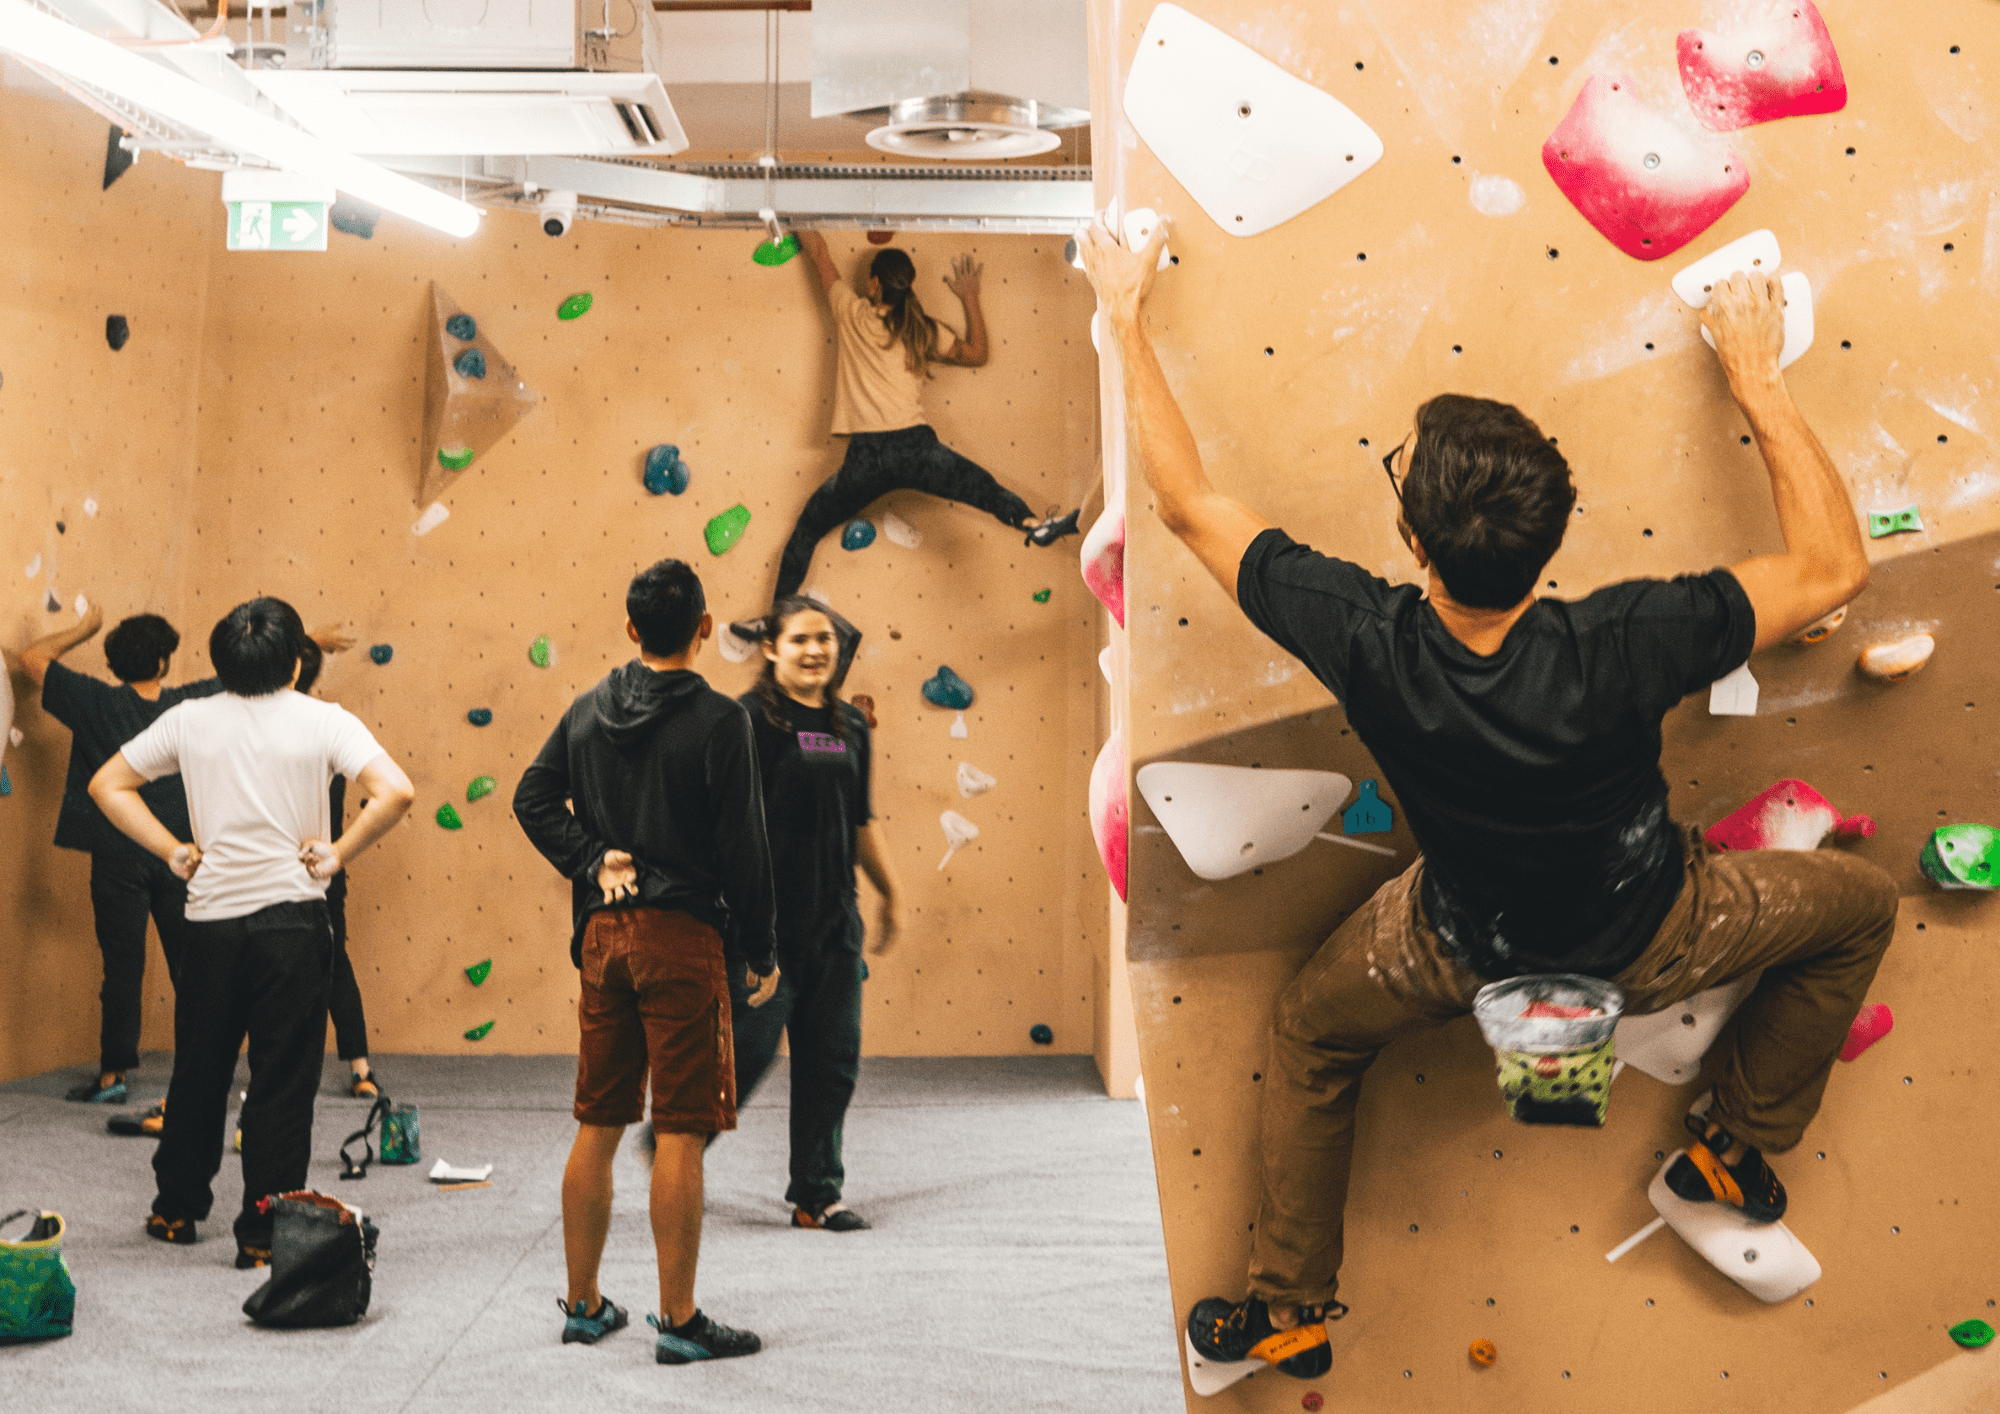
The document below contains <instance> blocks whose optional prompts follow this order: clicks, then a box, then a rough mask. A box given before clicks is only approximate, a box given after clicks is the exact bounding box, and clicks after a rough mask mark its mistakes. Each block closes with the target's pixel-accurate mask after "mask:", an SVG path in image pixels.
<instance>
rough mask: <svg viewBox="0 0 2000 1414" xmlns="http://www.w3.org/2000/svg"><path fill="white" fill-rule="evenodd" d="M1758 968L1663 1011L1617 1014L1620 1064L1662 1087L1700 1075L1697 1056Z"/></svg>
mask: <svg viewBox="0 0 2000 1414" xmlns="http://www.w3.org/2000/svg"><path fill="white" fill-rule="evenodd" d="M1761 976H1763V974H1762V973H1761V972H1752V973H1750V974H1749V975H1748V976H1746V977H1739V978H1737V979H1736V980H1735V981H1734V982H1725V983H1724V984H1723V985H1722V986H1720V987H1710V988H1709V989H1708V990H1707V991H1705V992H1696V993H1695V994H1694V995H1693V996H1691V997H1688V998H1686V999H1685V1000H1683V1001H1680V1002H1676V1003H1675V1004H1674V1005H1672V1006H1670V1007H1668V1008H1667V1009H1666V1010H1665V1011H1656V1012H1650V1013H1648V1014H1647V1015H1644V1016H1633V1015H1630V1014H1627V1015H1624V1016H1621V1017H1619V1018H1618V1030H1617V1033H1616V1034H1617V1046H1616V1053H1617V1056H1618V1061H1619V1064H1621V1065H1630V1066H1632V1067H1633V1068H1635V1069H1637V1070H1642V1071H1644V1072H1645V1073H1646V1074H1648V1075H1650V1076H1652V1077H1653V1079H1655V1080H1657V1081H1659V1082H1660V1083H1661V1084H1662V1085H1687V1084H1689V1083H1691V1082H1692V1081H1693V1080H1694V1079H1695V1078H1696V1077H1697V1076H1698V1075H1700V1073H1701V1058H1702V1057H1703V1056H1705V1055H1707V1054H1708V1048H1709V1046H1710V1045H1712V1044H1713V1043H1714V1041H1715V1037H1716V1033H1718V1032H1719V1031H1721V1030H1722V1026H1723V1023H1724V1022H1726V1021H1728V1020H1729V1018H1730V1017H1731V1016H1732V1015H1734V1014H1735V1012H1736V1008H1737V1007H1739V1006H1741V1005H1742V1004H1743V999H1744V998H1745V997H1747V996H1749V995H1750V989H1751V988H1753V987H1755V986H1756V985H1757V979H1758V978H1759V977H1761Z"/></svg>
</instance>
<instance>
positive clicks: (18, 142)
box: [0, 89, 222, 1083]
mask: <svg viewBox="0 0 2000 1414" xmlns="http://www.w3.org/2000/svg"><path fill="white" fill-rule="evenodd" d="M105 128H106V125H105V123H104V121H103V120H102V119H100V118H98V117H97V116H95V115H94V114H92V113H90V112H89V111H87V110H86V109H84V108H82V107H80V106H78V105H76V104H74V103H70V102H67V101H60V102H59V101H50V100H46V99H42V98H38V97H33V96H30V95H27V94H24V93H22V92H19V91H17V90H13V89H0V134H4V135H5V141H4V143H0V171H4V172H5V174H6V182H5V186H6V188H7V190H8V191H9V192H11V193H13V195H12V196H11V197H10V199H9V200H8V201H7V202H6V203H4V206H0V269H4V271H5V273H4V275H0V647H4V648H5V650H6V653H7V659H8V666H9V668H10V669H12V670H13V671H14V681H13V687H14V695H15V698H16V702H17V710H16V713H15V725H16V726H17V727H18V728H19V729H20V730H21V732H22V734H23V740H22V743H21V744H20V745H19V746H9V747H7V749H6V753H5V754H6V766H7V774H8V776H9V778H10V780H11V781H12V784H13V794H12V795H10V796H7V797H6V798H4V799H0V841H4V844H0V973H4V974H5V976H6V977H7V979H8V980H7V984H6V986H5V987H4V988H0V1075H7V1076H13V1075H19V1074H23V1073H27V1072H33V1071H37V1070H41V1069H44V1068H46V1067H48V1066H52V1065H56V1064H58V1063H63V1062H70V1061H78V1062H81V1061H86V1060H94V1059H95V1057H96V1054H97V987H98V981H99V964H98V953H97V944H96V940H95V939H94V937H93V936H92V933H91V914H90V899H89V881H90V860H89V858H88V856H86V855H82V854H77V853H75V852H73V851H70V850H58V849H55V848H53V847H52V846H51V845H50V843H49V841H50V838H51V837H52V835H53V834H54V832H55V822H56V811H57V808H58V806H59V805H60V803H61V800H62V787H63V770H64V766H65V763H66V762H67V761H68V759H69V732H68V731H67V730H66V729H65V728H64V727H63V726H62V725H61V724H59V723H57V722H55V721H53V720H51V719H49V718H48V717H46V716H45V715H43V713H42V711H41V696H40V692H39V690H38V689H36V688H34V687H33V686H31V685H30V684H29V682H28V680H27V678H26V677H25V676H23V675H21V674H20V672H19V666H18V660H17V659H16V657H15V653H16V650H17V649H18V648H19V647H20V646H21V645H22V644H24V643H26V642H29V641H30V640H32V639H35V638H39V637H41V636H42V635H43V634H46V633H50V632H52V631H54V630H55V629H57V628H59V627H64V626H67V625H70V624H73V623H75V622H76V614H75V610H74V607H73V605H74V601H75V599H76V596H77V595H78V594H79V593H82V594H86V595H88V596H89V597H90V598H91V599H93V600H95V601H100V602H102V603H103V605H104V606H105V612H106V614H107V615H108V616H109V618H110V620H111V621H112V622H115V621H116V620H117V619H118V618H121V617H123V616H124V615H126V614H131V613H138V612H141V611H145V610H151V611H153V612H156V613H161V614H165V615H166V616H167V617H169V618H171V619H173V620H175V621H176V622H177V623H179V624H180V625H181V627H182V629H183V633H184V636H185V637H187V638H189V639H190V640H192V639H193V638H195V637H205V636H206V633H207V628H206V626H205V625H204V626H203V627H202V628H201V630H200V632H199V634H196V633H190V632H188V627H189V626H188V624H187V623H186V621H185V619H184V618H183V616H182V594H183V590H184V587H185V585H186V583H187V580H188V577H189V575H190V573H191V572H192V570H193V568H194V566H193V563H192V560H191V557H189V556H188V554H187V553H186V542H185V539H184V534H183V529H184V526H185V521H186V509H185V508H186V504H187V499H188V495H189V488H190V486H191V484H192V480H193V477H194V471H195V416H194V400H195V391H196V378H197V373H198V370H199V365H200V357H199V350H200V340H201V322H202V311H203V306H204V301H205V299H206V295H207V280H208V269H207V265H206V262H205V261H204V260H203V259H202V258H201V256H200V254H199V253H200V252H201V251H202V250H204V249H205V248H206V247H207V246H208V245H211V244H213V245H218V246H219V245H220V244H221V241H222V207H221V205H220V203H219V202H217V201H216V199H215V190H214V185H215V184H214V179H213V178H194V179H190V177H189V176H188V174H187V173H186V172H185V171H184V170H183V169H182V168H180V167H179V166H176V165H175V164H173V163H170V162H166V161H163V160H161V159H160V158H157V157H150V158H147V159H145V160H143V161H141V162H140V163H139V164H138V165H137V166H135V167H134V168H132V169H131V170H129V171H127V172H126V173H125V174H124V176H122V177H121V178H120V179H119V180H118V182H117V183H116V184H115V185H114V186H112V187H111V189H110V190H109V191H102V190H100V188H101V186H102V171H103V164H104V151H105ZM112 314H123V315H124V316H125V318H126V320H127V322H128V324H129V325H130V328H131V338H130V340H129V342H127V343H126V345H125V347H124V348H123V349H122V350H121V351H118V352H113V351H112V349H111V347H110V345H109V344H108V343H106V341H105V332H104V327H105V319H106V317H107V316H109V315H112ZM86 501H90V502H93V503H95V505H96V507H97V513H96V514H95V515H94V516H93V515H91V514H90V513H89V511H88V510H87V509H86V506H85V502H86ZM58 523H60V524H61V526H62V527H63V528H62V529H61V530H58V529H57V525H58ZM37 561H39V566H38V568H37V570H36V572H35V573H34V574H32V575H31V574H28V573H27V572H26V571H27V569H28V567H29V566H30V565H31V564H35V563H36V562H37ZM52 590H53V591H54V592H55V593H56V594H57V595H58V596H59V598H60V600H61V603H62V608H61V610H60V611H59V612H56V613H50V612H49V611H48V610H47V609H46V608H45V607H44V605H45V602H46V596H47V595H48V594H49V592H50V591H52ZM99 642H100V641H93V642H91V643H88V644H85V645H84V646H82V647H80V648H78V649H76V650H74V651H73V653H72V654H71V655H70V657H69V658H68V659H67V661H68V662H69V664H70V665H71V666H73V667H75V668H77V669H78V670H79V671H82V672H88V673H95V674H98V675H99V676H104V677H108V676H109V674H108V672H107V670H106V668H105V666H104V654H103V651H102V649H101V647H100V646H99ZM187 656H189V655H187V654H186V653H183V655H182V657H183V659H185V658H186V657H187ZM149 946H150V949H151V957H150V958H149V960H148V963H147V969H146V992H145V996H146V1008H145V1024H144V1032H143V1044H144V1045H145V1046H147V1047H149V1048H150V1047H160V1046H165V1045H167V1044H169V1040H170V1036H171V1031H172V1015H173V1013H172V991H171V989H170V988H169V986H168V984H167V974H166V968H165V966H164V964H163V963H162V961H161V958H160V954H159V948H158V945H157V943H154V944H150V945H149ZM157 1078H158V1079H159V1080H160V1081H161V1082H162V1083H164V1080H165V1077H164V1076H160V1077H157Z"/></svg>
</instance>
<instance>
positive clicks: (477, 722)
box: [465, 707, 493, 727]
mask: <svg viewBox="0 0 2000 1414" xmlns="http://www.w3.org/2000/svg"><path fill="white" fill-rule="evenodd" d="M465 720H466V721H468V722H470V723H472V725H473V726H475V727H490V726H492V725H493V709H492V708H491V707H475V708H473V709H472V710H471V711H470V712H467V713H466V714H465Z"/></svg>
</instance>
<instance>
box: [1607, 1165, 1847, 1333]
mask: <svg viewBox="0 0 2000 1414" xmlns="http://www.w3.org/2000/svg"><path fill="white" fill-rule="evenodd" d="M1686 1152H1687V1151H1686V1150H1685V1149H1676V1150H1674V1152H1673V1153H1671V1154H1669V1155H1667V1161H1666V1162H1665V1163H1663V1164H1661V1165H1660V1171H1659V1172H1658V1173H1656V1174H1654V1175H1653V1182H1652V1184H1651V1186H1649V1187H1648V1188H1647V1189H1646V1196H1647V1197H1648V1198H1649V1199H1651V1200H1652V1203H1653V1208H1654V1211H1656V1212H1657V1213H1659V1215H1660V1216H1661V1217H1663V1218H1665V1219H1666V1220H1667V1226H1668V1227H1671V1228H1672V1229H1673V1230H1674V1232H1675V1233H1676V1234H1677V1235H1678V1236H1679V1237H1680V1239H1681V1241H1683V1242H1685V1243H1687V1245H1688V1246H1690V1247H1692V1248H1693V1249H1694V1250H1695V1251H1696V1252H1697V1253H1699V1254H1700V1255H1701V1256H1703V1257H1705V1258H1706V1259H1707V1260H1708V1262H1709V1264H1710V1265H1711V1266H1713V1267H1714V1268H1715V1269H1716V1270H1717V1271H1719V1272H1721V1273H1722V1274H1723V1275H1724V1276H1726V1277H1728V1278H1729V1279H1730V1280H1731V1281H1733V1282H1735V1283H1736V1284H1737V1285H1738V1286H1740V1287H1742V1288H1743V1289H1744V1290H1745V1291H1747V1292H1749V1293H1750V1294H1751V1295H1752V1296H1754V1297H1756V1298H1757V1299H1758V1300H1759V1301H1762V1302H1764V1303H1766V1304H1767V1305H1771V1304H1775V1303H1777V1302H1780V1301H1788V1300H1790V1299H1791V1298H1792V1297H1794V1296H1797V1295H1798V1294H1799V1293H1800V1292H1801V1291H1804V1290H1805V1289H1806V1288H1807V1287H1809V1286H1811V1285H1812V1284H1813V1283H1814V1282H1816V1281H1818V1280H1819V1278H1820V1268H1819V1263H1818V1262H1817V1261H1815V1260H1814V1259H1813V1254H1812V1253H1810V1252H1808V1251H1806V1247H1805V1244H1804V1243H1803V1242H1800V1241H1799V1240H1798V1238H1796V1237H1794V1236H1793V1235H1792V1230H1791V1229H1790V1228H1788V1227H1786V1226H1785V1225H1784V1224H1783V1223H1781V1222H1777V1223H1753V1222H1751V1221H1750V1220H1749V1219H1748V1218H1746V1217H1744V1216H1743V1214H1742V1212H1741V1210H1739V1209H1736V1208H1732V1207H1730V1206H1728V1205H1727V1204H1724V1203H1690V1202H1689V1201H1688V1200H1687V1199H1685V1198H1682V1197H1681V1196H1679V1195H1678V1194H1676V1193H1675V1192H1674V1191H1673V1190H1672V1189H1670V1188H1668V1187H1667V1170H1668V1169H1670V1168H1672V1167H1673V1166H1674V1161H1675V1160H1676V1159H1678V1158H1680V1156H1681V1155H1682V1154H1684V1153H1686Z"/></svg>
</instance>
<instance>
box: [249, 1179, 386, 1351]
mask: <svg viewBox="0 0 2000 1414" xmlns="http://www.w3.org/2000/svg"><path fill="white" fill-rule="evenodd" d="M258 1206H259V1207H262V1208H264V1209H265V1210H266V1211H267V1212H269V1213H270V1214H271V1222H272V1228H273V1231H272V1234H271V1277H270V1280H269V1281H266V1282H265V1283H264V1284H263V1285H262V1286H260V1287H258V1288H257V1289H256V1290H255V1291H253V1292H251V1293H250V1299H249V1300H248V1301H245V1302H244V1303H243V1314H244V1315H246V1316H248V1317H249V1318H250V1319H251V1320H253V1321H255V1322H256V1323H257V1324H258V1325H260V1326H283V1327H287V1328H293V1329H296V1328H300V1327H305V1326H351V1325H353V1324H354V1323H355V1322H356V1321H358V1320H360V1319H361V1318H362V1317H363V1316H364V1315H366V1314H367V1312H368V1296H369V1292H370V1291H371V1290H372V1288H373V1285H374V1273H375V1237H376V1233H375V1224H373V1223H371V1222H369V1221H368V1219H367V1218H365V1217H363V1216H362V1215H361V1210H360V1209H358V1208H350V1207H348V1206H347V1204H345V1203H343V1202H341V1201H340V1200H339V1199H338V1198H329V1197H327V1196H326V1195H325V1194H324V1193H313V1192H298V1193H280V1194H278V1195H276V1196H275V1197H271V1198H266V1199H265V1200H264V1201H263V1202H262V1203H260V1204H259V1205H258Z"/></svg>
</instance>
